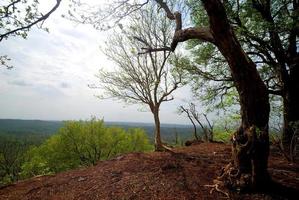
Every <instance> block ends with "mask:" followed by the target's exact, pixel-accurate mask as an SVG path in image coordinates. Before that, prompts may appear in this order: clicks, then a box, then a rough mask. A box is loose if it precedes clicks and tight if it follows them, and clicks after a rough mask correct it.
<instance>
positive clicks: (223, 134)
mask: <svg viewBox="0 0 299 200" xmlns="http://www.w3.org/2000/svg"><path fill="white" fill-rule="evenodd" d="M232 133H233V132H228V131H224V130H222V131H221V130H216V131H214V141H218V142H224V143H229V142H230V138H231V135H232Z"/></svg>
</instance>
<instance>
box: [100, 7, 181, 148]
mask: <svg viewBox="0 0 299 200" xmlns="http://www.w3.org/2000/svg"><path fill="white" fill-rule="evenodd" d="M158 15H159V14H158V13H157V8H156V7H147V8H145V9H141V10H139V11H138V12H137V13H135V14H134V15H131V17H130V27H128V28H125V27H123V26H122V25H121V27H122V32H121V33H116V34H115V37H113V38H112V39H111V40H110V41H109V42H108V44H109V46H108V48H107V49H106V50H105V52H104V53H105V54H106V55H107V56H108V57H109V58H110V59H111V60H112V61H114V63H116V65H117V67H118V68H117V69H116V71H110V72H109V71H100V73H99V75H98V77H99V79H100V82H101V86H100V87H101V88H102V89H104V90H105V91H106V95H107V96H108V97H112V98H117V99H119V100H122V101H125V102H126V103H141V104H145V105H147V106H148V107H149V109H150V111H151V112H152V114H153V116H154V122H155V149H156V151H161V150H163V149H164V148H165V146H164V145H163V143H162V140H161V133H160V117H159V110H160V106H161V104H162V103H163V102H166V101H171V100H173V96H172V93H173V92H174V91H175V90H176V89H177V88H178V87H179V86H180V83H181V75H180V73H179V71H176V69H175V68H174V67H173V65H172V64H171V63H170V59H172V62H173V63H174V64H176V63H175V62H176V58H175V56H172V55H171V52H169V51H166V50H162V51H160V50H161V48H160V47H165V46H167V45H168V42H169V38H171V35H170V30H171V29H172V26H171V24H170V23H169V22H168V20H167V19H166V18H165V17H164V18H163V17H159V18H158V17H157V16H158ZM141 46H144V48H143V49H144V50H145V51H143V52H139V53H137V51H138V50H140V47H141Z"/></svg>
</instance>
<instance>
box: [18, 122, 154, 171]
mask: <svg viewBox="0 0 299 200" xmlns="http://www.w3.org/2000/svg"><path fill="white" fill-rule="evenodd" d="M151 149H152V146H151V145H150V144H149V140H148V138H147V136H146V134H145V132H144V131H143V130H142V129H129V130H128V131H125V130H124V129H122V128H119V127H105V126H104V122H103V121H102V120H96V119H91V120H90V121H68V122H65V124H64V126H63V127H62V128H61V129H60V130H59V131H58V132H57V134H55V135H53V136H52V137H50V138H49V139H48V140H47V141H46V142H45V143H44V144H42V145H41V146H39V147H33V148H32V149H30V151H28V152H27V156H26V158H27V161H26V162H25V164H24V165H23V166H22V170H23V171H22V176H23V177H31V176H35V175H38V174H50V173H57V172H60V171H65V170H69V169H73V168H77V167H80V166H88V165H95V164H96V163H97V162H98V161H99V160H105V159H109V158H112V157H114V156H117V155H119V154H123V153H128V152H143V151H148V150H151Z"/></svg>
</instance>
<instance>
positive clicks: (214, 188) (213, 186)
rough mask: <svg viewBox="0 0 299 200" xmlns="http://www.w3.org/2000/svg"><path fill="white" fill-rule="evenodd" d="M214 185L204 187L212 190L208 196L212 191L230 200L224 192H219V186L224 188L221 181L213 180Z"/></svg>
mask: <svg viewBox="0 0 299 200" xmlns="http://www.w3.org/2000/svg"><path fill="white" fill-rule="evenodd" d="M214 183H215V184H214V185H204V187H211V188H212V189H211V190H210V194H212V193H213V192H214V191H216V192H219V193H221V194H223V195H225V196H226V197H227V198H228V199H230V196H229V194H228V193H227V192H225V191H224V190H221V189H220V188H219V187H220V186H224V183H223V182H222V181H219V180H214Z"/></svg>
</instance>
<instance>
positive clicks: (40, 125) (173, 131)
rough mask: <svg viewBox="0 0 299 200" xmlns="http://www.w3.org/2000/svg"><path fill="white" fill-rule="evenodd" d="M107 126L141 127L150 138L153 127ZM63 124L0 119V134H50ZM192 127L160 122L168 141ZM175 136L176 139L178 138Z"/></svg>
mask: <svg viewBox="0 0 299 200" xmlns="http://www.w3.org/2000/svg"><path fill="white" fill-rule="evenodd" d="M105 124H106V125H107V126H120V127H122V128H124V129H129V128H142V129H144V130H145V131H146V133H147V134H148V135H149V137H150V138H151V139H152V138H153V134H154V130H155V127H154V125H153V124H151V123H135V122H105ZM62 126H63V121H45V120H20V119H0V134H1V133H2V134H3V133H5V134H13V135H24V134H44V135H51V134H53V133H55V132H57V131H58V129H59V128H61V127H62ZM192 131H193V129H192V127H191V126H188V125H179V124H161V133H162V138H163V139H164V140H166V141H168V142H174V141H175V139H176V136H177V137H178V138H179V139H180V140H186V139H187V138H190V137H191V136H192ZM178 138H177V139H178Z"/></svg>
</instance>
